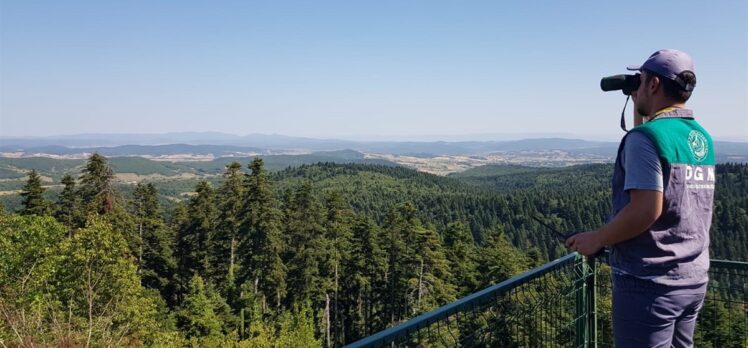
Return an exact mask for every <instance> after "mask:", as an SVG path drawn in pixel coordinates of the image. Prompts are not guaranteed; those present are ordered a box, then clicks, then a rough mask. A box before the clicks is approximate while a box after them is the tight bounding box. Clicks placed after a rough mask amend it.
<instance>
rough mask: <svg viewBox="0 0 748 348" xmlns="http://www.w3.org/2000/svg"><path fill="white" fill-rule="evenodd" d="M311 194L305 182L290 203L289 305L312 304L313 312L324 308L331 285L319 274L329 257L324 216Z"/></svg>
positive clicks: (309, 186)
mask: <svg viewBox="0 0 748 348" xmlns="http://www.w3.org/2000/svg"><path fill="white" fill-rule="evenodd" d="M311 191H312V186H311V184H310V183H309V182H305V183H303V184H302V185H301V186H300V187H298V189H297V190H296V191H295V192H294V194H293V197H292V200H291V201H290V202H288V215H287V216H286V228H287V232H286V235H287V236H288V239H289V240H288V243H289V244H288V247H289V248H288V253H287V259H288V265H289V269H288V273H289V277H288V290H289V291H288V294H289V300H290V303H303V302H306V301H312V306H313V308H321V307H322V304H323V303H324V302H325V295H326V294H327V292H328V290H329V289H330V288H331V287H332V284H331V282H330V281H329V279H325V278H323V277H322V276H321V274H320V267H321V266H322V265H323V262H324V260H325V253H326V250H325V247H326V240H325V228H324V220H325V216H324V212H323V209H322V206H321V205H320V204H319V202H318V201H317V199H316V197H315V196H313V195H312V192H311Z"/></svg>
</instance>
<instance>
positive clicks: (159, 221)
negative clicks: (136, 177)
mask: <svg viewBox="0 0 748 348" xmlns="http://www.w3.org/2000/svg"><path fill="white" fill-rule="evenodd" d="M131 210H132V212H133V216H134V219H135V223H136V224H137V228H138V237H139V240H140V243H139V246H140V248H139V250H138V254H137V256H138V273H139V274H140V277H141V279H142V284H143V285H144V286H146V287H148V288H152V289H156V290H158V291H159V292H160V293H161V296H162V297H163V298H164V299H166V301H167V303H169V304H170V305H173V304H174V301H175V299H174V298H172V297H171V296H170V295H171V294H172V293H173V292H174V291H173V289H172V288H171V286H172V285H173V284H172V283H173V281H174V279H173V278H174V277H173V276H174V271H175V270H176V259H175V258H174V252H173V249H172V241H173V239H174V238H173V235H172V234H171V233H170V230H169V229H168V228H167V226H166V225H165V224H164V222H163V211H162V209H161V206H160V205H159V202H158V193H157V191H156V187H155V186H154V185H153V184H152V183H148V184H142V183H139V184H138V185H137V186H135V190H134V191H133V200H132V202H131Z"/></svg>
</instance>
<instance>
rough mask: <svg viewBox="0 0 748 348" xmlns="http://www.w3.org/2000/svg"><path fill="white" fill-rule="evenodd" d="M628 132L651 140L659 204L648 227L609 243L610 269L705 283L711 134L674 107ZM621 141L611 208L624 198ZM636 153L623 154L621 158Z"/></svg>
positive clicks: (664, 280)
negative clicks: (660, 197) (658, 167)
mask: <svg viewBox="0 0 748 348" xmlns="http://www.w3.org/2000/svg"><path fill="white" fill-rule="evenodd" d="M630 132H642V133H644V134H645V135H647V137H648V138H649V139H650V140H651V141H652V142H653V143H654V145H655V147H656V149H657V152H658V154H659V157H660V163H661V164H662V175H663V178H662V179H663V180H662V181H663V198H664V206H663V211H662V214H661V215H660V217H659V218H658V219H657V221H655V223H654V224H652V226H650V228H649V230H647V231H645V232H644V233H641V234H639V235H638V236H637V237H634V238H633V239H630V240H627V241H624V242H621V243H618V244H616V245H613V246H612V247H611V258H610V264H611V267H613V269H614V271H617V272H618V273H622V274H628V275H632V276H635V277H637V278H640V279H644V280H647V281H651V282H654V283H657V284H662V285H665V286H681V285H682V286H692V285H698V284H704V283H706V282H707V280H708V276H707V271H708V270H709V227H710V226H711V220H712V204H713V200H714V183H715V170H714V164H715V160H714V146H713V144H712V138H711V137H710V136H709V133H707V132H706V131H705V130H704V128H703V127H701V125H699V124H698V123H697V122H696V121H695V120H694V119H693V117H692V114H691V111H690V110H686V109H676V110H673V111H670V112H666V113H664V114H662V115H660V116H659V117H657V118H656V119H654V120H652V121H650V122H647V123H645V124H642V125H640V126H638V127H636V128H634V129H632V130H631V131H630ZM625 141H626V137H624V139H623V140H622V142H621V147H620V148H619V153H618V159H617V160H616V166H615V170H614V173H613V182H612V184H613V214H612V216H615V214H617V213H618V212H619V211H620V210H621V209H623V207H624V206H625V204H628V202H629V197H628V193H627V192H625V191H624V190H623V187H624V180H625V172H624V168H623V166H622V165H621V163H620V159H621V153H622V152H623V147H624V144H625ZM632 160H634V161H635V160H636V158H626V161H632Z"/></svg>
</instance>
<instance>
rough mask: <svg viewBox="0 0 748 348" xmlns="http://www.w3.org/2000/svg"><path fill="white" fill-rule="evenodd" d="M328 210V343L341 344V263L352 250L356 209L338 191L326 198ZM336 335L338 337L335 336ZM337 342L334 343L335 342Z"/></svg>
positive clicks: (323, 271)
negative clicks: (329, 290)
mask: <svg viewBox="0 0 748 348" xmlns="http://www.w3.org/2000/svg"><path fill="white" fill-rule="evenodd" d="M325 209H326V211H327V216H326V220H325V231H326V232H327V235H326V238H325V240H326V243H327V245H329V248H328V249H327V251H328V252H327V255H326V260H325V264H324V267H323V269H322V272H321V273H322V276H323V277H325V278H328V279H331V280H332V289H331V290H332V291H333V294H332V296H330V295H329V294H328V295H326V302H327V303H326V305H325V308H326V312H325V318H326V319H327V320H326V321H327V323H328V324H327V325H326V326H327V328H326V330H325V331H326V335H325V336H326V344H327V346H328V347H330V346H333V345H335V346H340V345H342V344H343V343H344V342H343V341H342V338H343V332H342V329H343V324H342V321H341V320H342V315H341V312H340V310H341V308H340V290H341V286H340V278H341V272H342V269H341V268H342V263H343V261H344V260H346V259H348V258H349V253H350V249H351V220H352V218H353V212H352V211H351V210H350V209H349V208H348V206H347V204H346V203H345V201H344V200H343V197H342V196H341V194H340V193H339V192H337V191H335V192H332V193H330V194H328V195H327V196H326V197H325ZM331 297H332V298H331ZM333 337H335V338H334V339H333ZM333 341H334V342H333Z"/></svg>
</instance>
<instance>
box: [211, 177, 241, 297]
mask: <svg viewBox="0 0 748 348" xmlns="http://www.w3.org/2000/svg"><path fill="white" fill-rule="evenodd" d="M241 168H242V167H241V164H239V163H238V162H232V163H231V164H229V165H227V166H226V171H225V172H224V174H223V178H224V182H223V184H222V185H221V187H220V188H219V189H218V194H217V201H218V210H219V212H220V213H219V215H218V221H217V226H216V233H215V236H214V238H212V240H211V245H210V248H211V259H212V263H213V265H214V271H215V274H212V275H211V278H212V280H213V283H215V284H216V285H217V287H218V289H220V290H221V292H222V293H223V294H227V295H228V293H229V292H231V291H233V290H234V288H235V286H236V285H235V282H236V266H237V247H238V243H239V240H238V238H239V229H240V228H241V225H242V216H241V209H242V204H243V201H244V198H245V192H244V191H245V187H244V174H243V173H242V172H241Z"/></svg>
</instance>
